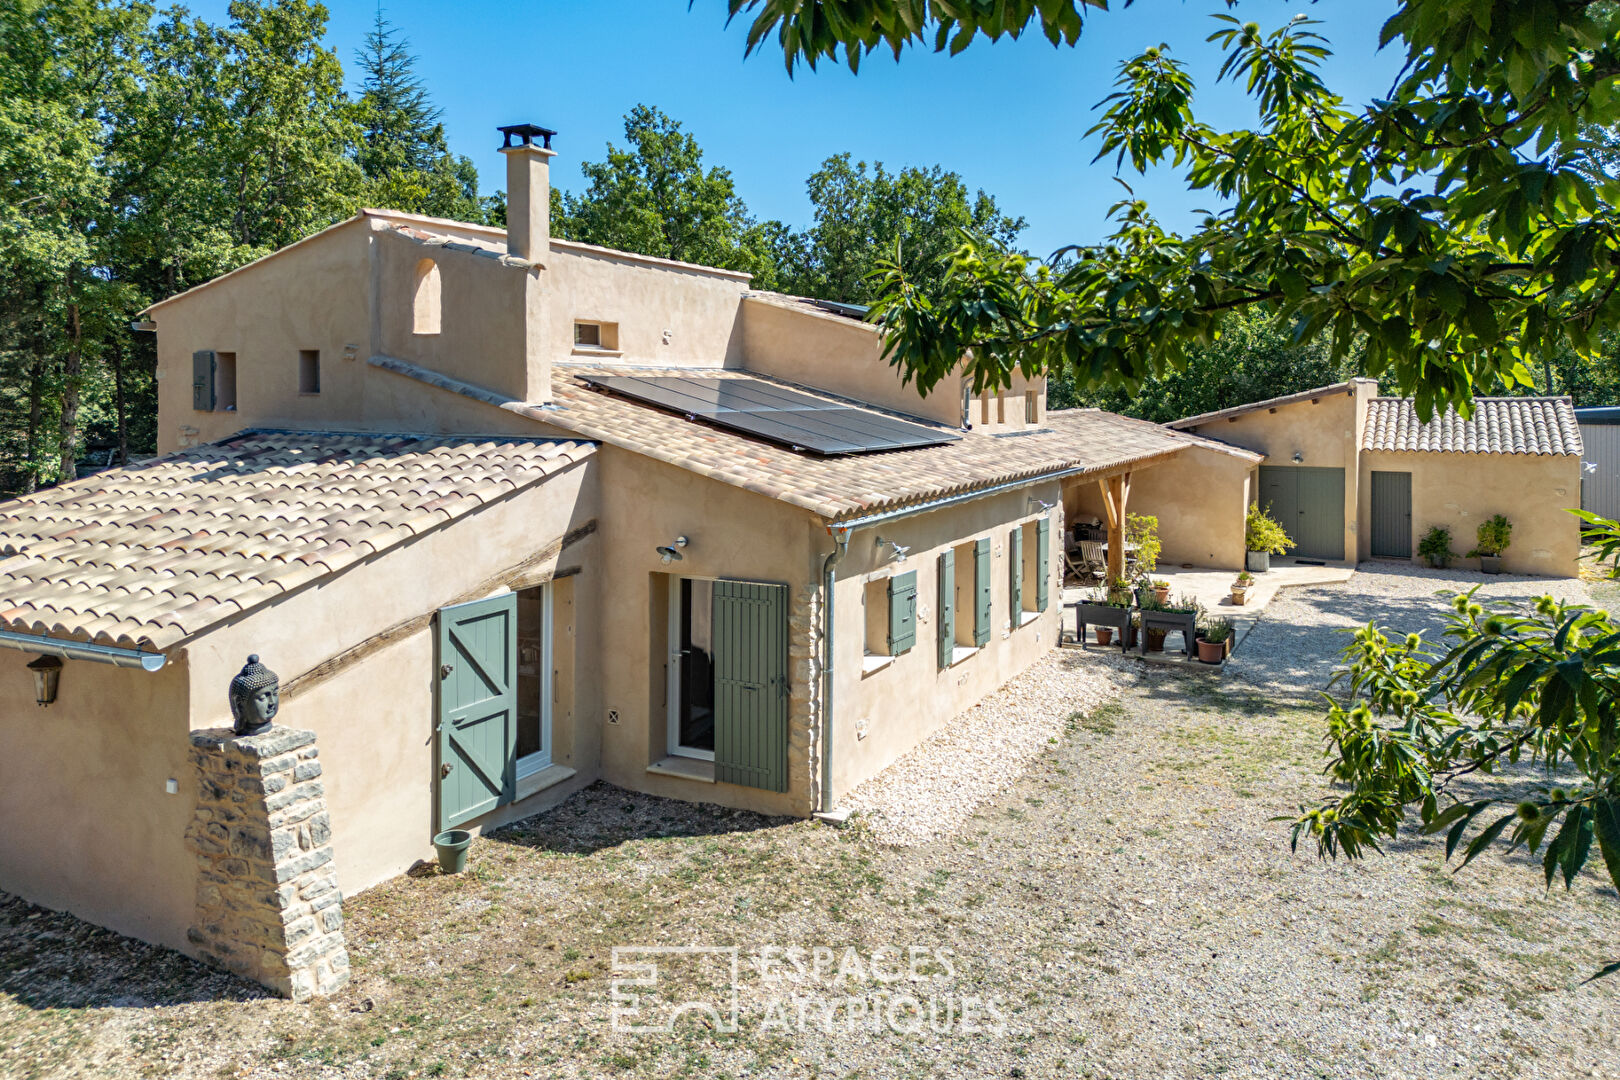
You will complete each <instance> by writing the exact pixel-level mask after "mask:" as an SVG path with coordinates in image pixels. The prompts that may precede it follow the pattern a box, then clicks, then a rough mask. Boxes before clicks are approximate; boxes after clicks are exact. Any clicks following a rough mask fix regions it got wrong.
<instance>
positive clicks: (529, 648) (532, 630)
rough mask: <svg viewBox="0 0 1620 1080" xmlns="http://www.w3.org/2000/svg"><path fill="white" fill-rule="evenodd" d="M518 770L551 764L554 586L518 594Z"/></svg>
mask: <svg viewBox="0 0 1620 1080" xmlns="http://www.w3.org/2000/svg"><path fill="white" fill-rule="evenodd" d="M517 656H518V666H517V772H518V776H520V777H522V776H527V775H530V774H532V773H536V772H539V771H540V770H541V769H544V768H546V767H547V766H548V765H550V764H551V756H552V755H551V697H552V686H551V682H552V666H551V589H550V588H549V587H547V586H545V585H537V586H535V587H534V588H532V589H519V590H518V594H517Z"/></svg>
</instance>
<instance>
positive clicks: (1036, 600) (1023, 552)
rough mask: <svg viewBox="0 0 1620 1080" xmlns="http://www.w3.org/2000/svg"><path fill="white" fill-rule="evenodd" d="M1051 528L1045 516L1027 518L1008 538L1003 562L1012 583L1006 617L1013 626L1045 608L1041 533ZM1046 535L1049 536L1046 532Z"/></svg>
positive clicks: (1020, 624) (1029, 620) (1024, 621)
mask: <svg viewBox="0 0 1620 1080" xmlns="http://www.w3.org/2000/svg"><path fill="white" fill-rule="evenodd" d="M1050 528H1051V522H1050V521H1049V520H1048V519H1046V518H1041V519H1039V520H1037V521H1027V522H1025V523H1024V524H1022V525H1020V526H1018V527H1017V528H1015V529H1013V531H1012V535H1011V536H1010V537H1009V541H1010V542H1009V546H1008V548H1007V556H1008V558H1007V561H1008V563H1009V564H1010V566H1009V574H1010V576H1011V583H1012V594H1011V596H1012V599H1011V601H1010V602H1009V603H1008V605H1007V606H1008V609H1009V612H1008V617H1009V618H1010V619H1011V620H1012V625H1013V626H1015V627H1016V626H1022V625H1024V624H1025V623H1027V622H1031V621H1033V620H1034V618H1035V616H1037V615H1039V614H1040V613H1041V612H1043V611H1045V610H1046V586H1045V584H1044V583H1043V575H1042V571H1041V568H1042V566H1043V565H1044V562H1043V556H1042V551H1043V550H1046V549H1043V547H1042V544H1041V533H1042V531H1043V530H1045V529H1050ZM1048 535H1050V534H1049V533H1048Z"/></svg>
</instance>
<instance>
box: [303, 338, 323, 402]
mask: <svg viewBox="0 0 1620 1080" xmlns="http://www.w3.org/2000/svg"><path fill="white" fill-rule="evenodd" d="M298 392H299V393H300V394H318V393H320V392H321V350H319V349H299V350H298Z"/></svg>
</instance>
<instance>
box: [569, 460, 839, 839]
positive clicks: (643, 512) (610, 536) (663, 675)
mask: <svg viewBox="0 0 1620 1080" xmlns="http://www.w3.org/2000/svg"><path fill="white" fill-rule="evenodd" d="M597 459H598V461H599V463H600V466H601V499H602V515H603V519H604V521H606V522H610V523H611V527H609V528H607V529H605V530H604V532H603V534H602V536H601V542H600V546H599V548H598V551H599V552H600V555H601V566H600V570H599V572H600V575H601V578H600V579H601V581H602V582H603V592H602V594H601V603H600V619H599V622H598V625H597V633H598V635H599V638H598V641H599V645H598V648H599V651H600V656H601V660H600V669H599V670H600V679H601V684H600V686H601V705H600V708H599V712H598V714H597V716H598V717H599V718H603V717H605V716H606V715H607V713H608V712H609V711H610V710H611V711H612V712H614V713H616V714H617V716H618V718H619V720H618V723H608V722H606V721H605V720H604V721H603V722H602V724H601V733H602V777H603V779H605V780H607V781H609V782H610V783H614V784H618V785H620V786H621V787H627V788H631V789H633V790H637V791H646V792H649V793H651V794H654V795H664V796H668V797H671V798H677V799H688V800H692V801H697V802H713V803H720V804H722V805H725V806H737V807H747V808H751V809H755V810H759V811H761V812H765V813H780V814H796V815H799V816H805V815H808V814H809V813H810V812H811V810H812V809H813V808H814V807H813V805H812V800H813V799H814V795H815V793H814V791H813V789H812V787H811V773H812V769H811V763H810V762H811V755H812V753H813V746H812V740H811V739H810V736H809V731H808V727H809V725H810V724H811V722H812V717H811V712H812V709H813V699H812V697H811V695H812V694H813V693H814V687H813V686H812V685H811V683H810V681H809V679H808V667H807V659H808V657H809V656H810V655H813V652H814V646H815V643H814V641H812V640H811V637H810V634H809V631H808V629H807V627H806V626H804V625H801V626H799V627H796V628H793V629H792V630H791V631H790V634H789V649H790V658H789V659H790V677H791V679H792V685H791V688H790V693H789V716H790V724H791V725H792V727H793V728H794V737H793V739H792V740H791V742H790V746H789V755H788V776H789V780H790V785H789V790H788V791H787V792H784V793H777V792H768V791H761V790H759V789H756V788H748V787H738V786H735V785H731V784H718V783H710V782H705V781H703V780H696V779H688V778H684V777H677V776H669V775H661V774H658V773H650V772H648V771H647V769H648V766H650V765H653V764H654V763H656V762H658V761H660V760H662V759H663V758H664V757H665V756H666V755H667V745H668V742H667V728H666V724H665V719H666V716H667V711H668V703H667V692H666V688H667V682H666V679H667V669H666V662H667V648H666V645H665V642H666V639H667V637H668V632H667V626H668V611H669V609H668V582H669V576H670V575H672V574H675V575H681V576H685V577H696V578H730V579H734V580H740V581H757V582H763V583H769V584H780V585H786V586H788V590H789V605H790V611H792V612H795V613H798V614H799V616H800V622H801V624H803V623H804V622H805V621H806V620H805V614H806V610H805V609H806V607H807V602H808V600H809V598H810V597H811V596H812V595H813V594H814V593H816V592H818V591H819V585H820V577H819V574H820V564H819V561H818V560H817V559H816V558H815V554H814V552H813V550H812V538H813V534H814V530H813V526H812V518H811V516H810V515H809V514H807V513H805V512H804V511H802V510H797V509H794V508H793V507H790V506H788V505H787V504H785V503H781V502H777V501H775V500H773V499H768V498H765V497H763V496H760V495H755V494H752V493H749V492H746V491H743V490H742V489H740V488H735V487H731V486H730V485H727V484H722V483H719V482H718V481H714V480H708V479H705V478H704V477H701V476H698V475H696V474H694V473H689V472H686V471H685V470H683V469H678V468H675V467H674V466H672V465H665V464H663V463H661V462H656V461H652V460H650V459H648V458H643V457H640V456H638V455H636V454H632V453H630V452H629V451H625V450H619V449H617V448H614V447H607V446H605V447H603V448H602V449H601V450H600V451H599V452H598V453H597ZM677 536H685V537H686V538H687V539H688V541H689V543H688V545H687V547H686V548H685V549H684V550H683V551H682V559H681V561H680V562H678V563H668V564H666V563H663V562H662V561H660V559H659V557H658V555H657V554H656V552H655V551H654V550H653V549H654V548H656V547H658V546H659V545H667V544H670V543H672V542H673V541H674V539H675V538H676V537H677Z"/></svg>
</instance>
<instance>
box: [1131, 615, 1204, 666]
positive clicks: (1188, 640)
mask: <svg viewBox="0 0 1620 1080" xmlns="http://www.w3.org/2000/svg"><path fill="white" fill-rule="evenodd" d="M1142 630H1143V634H1142V637H1143V638H1144V639H1145V638H1146V637H1147V633H1146V631H1148V630H1163V631H1164V632H1165V633H1167V634H1180V635H1181V640H1182V652H1184V653H1186V654H1187V655H1188V656H1191V655H1193V652H1194V649H1195V646H1194V640H1193V639H1194V635H1195V634H1196V633H1197V632H1198V613H1197V612H1195V611H1144V612H1142ZM1145 644H1146V642H1145V640H1144V645H1145ZM1144 651H1145V650H1144Z"/></svg>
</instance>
